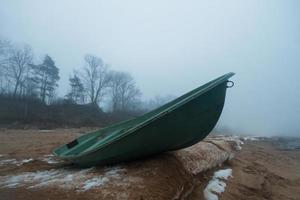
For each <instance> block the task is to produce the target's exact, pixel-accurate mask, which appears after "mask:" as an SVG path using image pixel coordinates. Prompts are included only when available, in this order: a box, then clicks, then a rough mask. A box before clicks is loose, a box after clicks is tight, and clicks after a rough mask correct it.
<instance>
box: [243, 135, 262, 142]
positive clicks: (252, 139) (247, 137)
mask: <svg viewBox="0 0 300 200" xmlns="http://www.w3.org/2000/svg"><path fill="white" fill-rule="evenodd" d="M243 140H244V141H247V140H250V141H257V140H259V137H258V136H246V137H243Z"/></svg>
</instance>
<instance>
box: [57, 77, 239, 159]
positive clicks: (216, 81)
mask: <svg viewBox="0 0 300 200" xmlns="http://www.w3.org/2000/svg"><path fill="white" fill-rule="evenodd" d="M234 75H235V73H233V72H229V73H227V74H224V75H222V76H220V77H218V78H216V79H214V80H212V81H210V82H208V83H206V84H209V85H207V86H206V87H205V88H202V89H201V90H199V91H197V92H195V93H194V94H192V95H190V96H188V97H186V98H184V99H182V100H181V101H179V102H177V103H175V104H174V105H171V106H170V107H167V108H166V109H165V110H163V111H161V112H159V113H157V114H155V115H153V116H152V117H150V118H149V119H146V120H145V121H143V122H140V123H138V124H137V125H135V126H133V127H132V128H129V129H127V130H126V131H125V132H124V133H122V134H120V135H116V136H115V138H113V139H112V140H110V141H107V142H106V143H104V144H102V145H100V146H98V147H96V148H94V149H91V150H89V151H86V152H83V153H79V154H76V155H59V154H57V153H56V152H55V150H57V149H59V148H61V147H63V146H64V145H62V146H61V147H58V148H56V149H55V150H54V151H53V154H54V155H56V156H59V157H60V158H62V159H66V160H72V159H74V158H80V157H83V156H85V155H87V154H90V153H93V152H96V151H98V150H101V149H104V148H106V147H107V146H108V145H110V144H111V143H114V142H116V141H118V140H120V139H122V138H124V137H126V136H128V135H131V133H133V132H135V131H136V130H138V129H141V128H143V127H145V126H147V125H148V124H150V123H152V122H153V121H155V120H156V119H158V118H161V117H163V116H165V115H166V114H168V113H170V112H172V111H174V110H175V109H177V108H178V107H180V106H182V105H184V104H186V103H188V102H190V101H192V100H194V99H195V98H197V97H198V96H200V95H202V94H204V93H206V92H207V91H209V90H211V89H213V88H214V87H217V86H218V85H220V84H222V83H223V82H225V81H228V79H229V78H231V77H232V76H234ZM204 85H205V84H204ZM204 85H202V86H204ZM202 86H199V87H202ZM196 89H197V88H196ZM183 95H184V94H183ZM119 123H121V122H119Z"/></svg>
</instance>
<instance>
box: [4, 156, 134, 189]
mask: <svg viewBox="0 0 300 200" xmlns="http://www.w3.org/2000/svg"><path fill="white" fill-rule="evenodd" d="M25 161H26V162H29V159H27V160H24V162H25ZM94 169H95V168H88V169H83V170H82V169H81V170H80V169H72V168H64V169H51V170H44V171H36V172H23V173H21V174H18V175H7V176H0V188H1V187H3V188H16V187H26V188H29V189H30V188H39V187H51V186H52V187H60V188H64V189H76V190H77V191H79V192H80V191H87V190H89V189H92V188H96V187H101V186H104V185H105V184H107V183H109V182H112V183H113V184H115V185H122V186H127V185H128V183H131V182H134V181H139V180H138V179H134V177H124V176H122V173H123V172H124V171H126V169H124V168H121V167H119V166H116V167H108V168H105V169H104V170H101V171H98V172H97V171H96V170H94Z"/></svg>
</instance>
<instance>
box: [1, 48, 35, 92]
mask: <svg viewBox="0 0 300 200" xmlns="http://www.w3.org/2000/svg"><path fill="white" fill-rule="evenodd" d="M32 59H33V54H32V51H31V48H30V47H29V46H28V45H24V46H23V47H20V48H18V47H12V48H10V50H9V53H8V59H7V62H6V63H5V64H3V66H2V68H3V73H4V75H5V76H6V77H7V78H8V79H10V80H9V81H10V82H11V83H12V84H13V97H15V96H16V95H17V93H18V92H19V93H21V87H22V85H24V82H25V80H26V78H27V75H28V71H29V70H30V65H31V63H32Z"/></svg>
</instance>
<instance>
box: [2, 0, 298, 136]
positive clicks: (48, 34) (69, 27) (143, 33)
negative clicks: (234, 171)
mask: <svg viewBox="0 0 300 200" xmlns="http://www.w3.org/2000/svg"><path fill="white" fill-rule="evenodd" d="M299 10H300V1H298V0H280V1H279V0H278V1H276V0H270V1H267V0H264V1H262V0H249V1H246V0H245V1H240V0H236V1H231V0H227V1H223V0H220V1H213V0H208V1H200V0H187V1H183V0H151V1H142V0H127V1H124V0H120V1H114V0H106V1H100V0H94V1H93V0H88V1H87V0H84V1H80V0H76V1H74V0H69V1H64V0H48V1H46V0H45V1H42V0H35V1H33V0H32V1H30V0H23V1H22V0H0V37H2V38H6V39H9V40H11V41H13V42H17V43H28V44H30V45H31V46H32V48H33V49H34V52H35V55H36V59H37V60H38V59H40V57H41V56H43V55H45V54H46V53H47V54H49V55H50V56H52V57H53V59H54V60H55V62H56V65H57V66H58V67H59V68H60V72H61V81H60V89H59V94H60V95H63V94H64V93H65V92H66V91H67V84H68V82H67V80H68V77H69V75H70V73H71V72H72V71H73V69H75V68H80V67H81V66H82V64H83V56H84V55H85V54H86V53H92V54H95V55H98V56H100V57H102V58H103V60H104V61H105V62H106V63H109V64H111V66H112V68H113V69H115V70H122V71H128V72H130V73H131V74H132V75H133V76H134V78H135V79H136V82H137V84H138V86H139V87H140V88H141V90H142V92H143V96H144V98H145V99H147V98H151V97H153V96H155V95H166V94H168V95H169V94H170V95H176V96H179V95H181V94H183V93H185V92H187V91H188V90H191V89H193V88H195V87H197V86H199V85H201V84H203V83H205V82H207V81H209V80H211V79H213V78H215V77H217V76H219V75H222V74H224V73H227V72H230V71H233V72H236V76H235V77H233V78H232V80H233V81H235V83H236V86H235V87H234V88H232V89H230V90H229V91H228V94H227V99H226V105H225V109H224V112H223V115H222V119H221V123H220V124H219V125H220V126H227V127H229V128H231V129H233V130H235V131H239V132H245V133H251V134H269V135H272V134H286V135H287V134H289V135H300V116H299V113H300V99H299V98H300V89H299V86H300V83H299V80H300V12H299Z"/></svg>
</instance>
